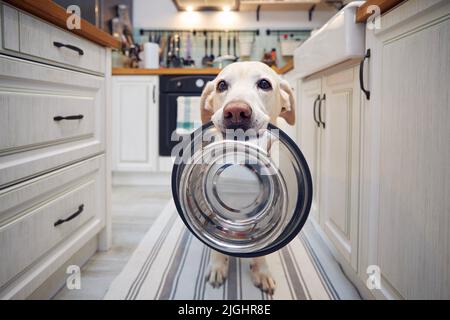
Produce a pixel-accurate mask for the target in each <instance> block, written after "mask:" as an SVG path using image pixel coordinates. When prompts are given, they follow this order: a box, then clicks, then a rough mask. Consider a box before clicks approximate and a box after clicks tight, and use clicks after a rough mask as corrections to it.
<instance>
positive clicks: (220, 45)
mask: <svg viewBox="0 0 450 320" xmlns="http://www.w3.org/2000/svg"><path fill="white" fill-rule="evenodd" d="M221 55H222V33H219V52H218V53H217V57H220V56H221Z"/></svg>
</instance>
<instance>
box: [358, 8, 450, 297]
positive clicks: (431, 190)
mask: <svg viewBox="0 0 450 320" xmlns="http://www.w3.org/2000/svg"><path fill="white" fill-rule="evenodd" d="M381 26H382V28H381V29H375V30H367V33H366V46H367V49H370V53H371V55H370V59H368V61H367V62H366V64H365V69H366V70H365V82H366V86H367V89H368V90H370V92H371V97H370V100H367V99H364V100H365V102H364V105H363V134H362V141H363V146H364V148H363V152H362V171H361V173H362V179H361V182H362V189H361V261H360V267H361V268H360V277H361V278H362V279H364V278H365V277H366V275H365V272H366V270H367V268H368V267H369V266H377V267H378V268H379V271H380V273H381V274H380V275H379V278H380V279H381V286H380V287H379V289H375V290H372V293H373V295H374V296H376V297H377V298H388V299H390V298H399V299H450V282H449V281H450V198H449V194H450V193H449V191H450V166H449V164H448V161H449V159H450V126H449V122H450V93H449V90H448V86H449V83H450V43H449V41H448V40H449V39H450V2H449V1H443V0H430V1H421V0H410V1H406V2H404V3H402V4H401V5H400V6H398V7H397V8H395V9H394V10H392V11H390V12H389V13H387V14H386V15H384V16H382V18H381Z"/></svg>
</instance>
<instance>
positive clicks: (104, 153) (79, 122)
mask: <svg viewBox="0 0 450 320" xmlns="http://www.w3.org/2000/svg"><path fill="white" fill-rule="evenodd" d="M18 5H19V6H20V4H19V3H18ZM47 9H48V8H43V9H42V10H39V12H38V13H44V14H47V13H48V12H47V11H46V10H47ZM61 10H62V9H61ZM52 13H53V14H54V15H55V16H56V17H59V16H61V12H60V11H59V12H58V11H57V12H52ZM64 14H65V11H64V10H62V15H64ZM56 20H57V19H56ZM0 28H1V30H0V36H1V38H2V39H1V40H2V41H0V101H1V103H0V257H1V258H0V299H25V298H28V297H30V296H33V297H34V298H39V299H44V298H45V299H47V298H50V297H52V296H53V295H54V294H55V293H56V292H57V291H58V290H59V289H60V288H61V287H62V286H63V285H64V284H65V281H66V276H67V274H66V273H65V272H66V267H67V266H68V265H72V264H74V265H78V266H82V265H83V264H84V263H85V262H86V261H87V260H88V259H89V258H90V257H91V256H92V255H93V254H94V253H95V251H97V250H107V249H108V248H109V246H110V243H111V242H110V241H111V232H110V231H111V221H110V207H109V205H110V202H109V194H110V184H111V183H110V178H109V174H110V161H109V158H110V154H109V152H110V149H109V144H110V142H109V136H110V131H109V130H110V125H109V119H110V113H109V110H110V107H109V101H110V99H109V98H108V97H109V95H110V94H111V92H110V74H111V50H110V49H109V48H105V47H103V46H101V45H99V44H98V43H94V42H92V41H89V40H87V39H86V38H85V37H80V36H78V35H75V34H73V33H72V32H68V31H67V30H65V29H62V28H59V27H57V26H55V25H54V24H51V23H48V22H47V21H45V20H42V19H40V18H38V17H36V16H34V15H32V14H30V13H29V12H25V11H22V10H20V9H18V8H16V7H13V6H10V5H7V4H5V3H4V2H2V1H0ZM91 31H92V30H91ZM105 37H106V36H105ZM111 39H112V37H111ZM62 40H64V43H65V44H66V45H65V46H60V44H61V43H58V41H62ZM55 42H56V43H57V45H55ZM30 44H31V45H30Z"/></svg>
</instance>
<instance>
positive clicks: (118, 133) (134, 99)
mask: <svg viewBox="0 0 450 320" xmlns="http://www.w3.org/2000/svg"><path fill="white" fill-rule="evenodd" d="M158 83H159V78H158V76H115V77H113V104H112V105H113V146H112V148H113V171H115V172H152V171H156V170H157V169H158V106H159V103H158V96H159V94H158V92H159V89H158Z"/></svg>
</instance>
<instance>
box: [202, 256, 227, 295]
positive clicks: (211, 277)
mask: <svg viewBox="0 0 450 320" xmlns="http://www.w3.org/2000/svg"><path fill="white" fill-rule="evenodd" d="M227 275H228V261H227V260H224V261H217V262H212V263H211V264H210V265H209V267H208V273H207V274H206V281H208V283H209V284H210V285H211V286H212V287H213V288H219V287H220V286H221V285H222V284H223V283H224V282H225V280H226V279H227Z"/></svg>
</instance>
